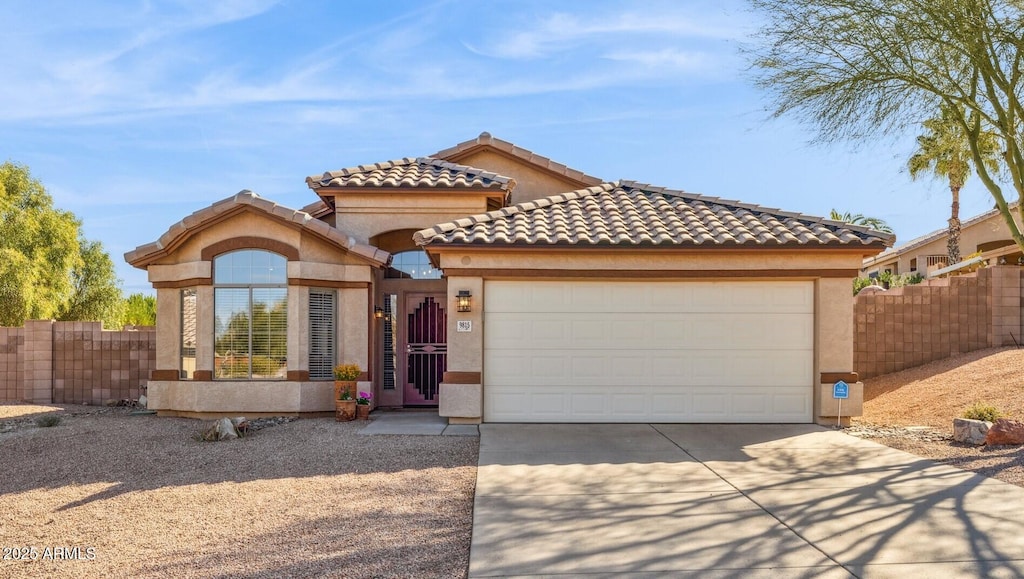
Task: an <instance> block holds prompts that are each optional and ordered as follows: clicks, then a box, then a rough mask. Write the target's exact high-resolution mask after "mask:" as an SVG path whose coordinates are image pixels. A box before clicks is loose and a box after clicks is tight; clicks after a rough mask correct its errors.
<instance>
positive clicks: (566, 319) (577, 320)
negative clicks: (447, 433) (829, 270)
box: [484, 312, 814, 350]
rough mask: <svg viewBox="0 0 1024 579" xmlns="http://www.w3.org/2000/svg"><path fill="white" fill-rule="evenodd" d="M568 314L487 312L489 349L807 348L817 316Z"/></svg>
mask: <svg viewBox="0 0 1024 579" xmlns="http://www.w3.org/2000/svg"><path fill="white" fill-rule="evenodd" d="M595 315H596V314H593V313H590V314H585V313H566V314H562V315H561V317H560V318H559V319H552V318H551V314H539V313H536V312H528V313H519V314H514V313H500V314H491V313H488V314H487V318H486V330H485V335H484V348H485V349H490V350H504V349H516V348H522V347H539V348H557V349H559V350H580V349H591V348H597V349H612V348H614V349H624V350H636V349H643V350H677V349H689V350H702V349H709V350H715V349H734V350H735V349H745V348H757V349H772V350H785V349H792V348H806V347H807V344H810V343H811V341H812V339H813V335H814V316H813V315H812V314H774V313H772V314H760V315H757V316H752V315H751V314H713V313H701V314H682V313H672V314H662V313H642V314H624V313H606V314H603V315H601V316H600V317H599V318H597V319H595Z"/></svg>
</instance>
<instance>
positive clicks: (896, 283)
mask: <svg viewBox="0 0 1024 579" xmlns="http://www.w3.org/2000/svg"><path fill="white" fill-rule="evenodd" d="M922 281H924V276H923V275H921V274H919V273H913V274H911V273H906V274H903V275H893V274H892V272H888V271H883V272H882V273H880V274H878V277H877V278H874V279H872V278H870V277H858V278H856V279H854V280H853V295H857V294H858V293H860V290H862V289H864V288H866V287H868V286H869V285H871V284H873V283H875V282H877V283H878V285H884V284H886V283H887V284H889V288H897V287H903V286H905V285H914V284H919V283H921V282H922Z"/></svg>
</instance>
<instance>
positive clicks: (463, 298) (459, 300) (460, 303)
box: [455, 290, 473, 312]
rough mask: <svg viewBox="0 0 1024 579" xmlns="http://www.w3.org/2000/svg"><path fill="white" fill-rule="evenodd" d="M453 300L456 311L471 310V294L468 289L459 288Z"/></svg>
mask: <svg viewBox="0 0 1024 579" xmlns="http://www.w3.org/2000/svg"><path fill="white" fill-rule="evenodd" d="M455 301H456V305H457V307H456V310H457V311H460V312H471V311H473V294H471V293H469V290H459V293H458V295H457V296H456V297H455Z"/></svg>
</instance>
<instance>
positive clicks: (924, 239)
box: [864, 201, 1018, 267]
mask: <svg viewBox="0 0 1024 579" xmlns="http://www.w3.org/2000/svg"><path fill="white" fill-rule="evenodd" d="M1017 204H1018V202H1017V201H1014V202H1012V203H1010V204H1009V206H1010V209H1011V210H1012V209H1014V208H1016V207H1017ZM996 215H999V209H990V210H988V211H986V212H984V213H982V214H981V215H976V216H974V217H971V218H970V219H968V220H966V221H962V222H961V223H960V229H961V231H962V230H964V229H967V228H968V227H972V226H973V225H975V224H978V223H981V222H982V221H986V220H988V219H991V218H992V217H995V216H996ZM948 235H949V228H948V227H943V228H942V229H936V230H935V231H932V232H931V233H926V234H924V235H922V236H920V237H915V238H914V239H911V240H910V241H908V242H906V243H904V244H903V245H899V246H897V247H890V248H888V249H886V250H885V251H883V252H882V253H879V254H878V255H876V256H874V257H870V258H868V259H865V260H864V266H865V267H870V266H871V265H872V264H874V263H877V262H879V261H884V260H886V259H890V258H892V257H894V256H896V255H899V254H901V253H904V252H907V251H911V250H913V249H917V248H918V247H921V246H922V245H927V244H929V243H931V242H933V241H937V240H939V239H944V238H945V237H947V236H948ZM1007 235H1009V232H1007Z"/></svg>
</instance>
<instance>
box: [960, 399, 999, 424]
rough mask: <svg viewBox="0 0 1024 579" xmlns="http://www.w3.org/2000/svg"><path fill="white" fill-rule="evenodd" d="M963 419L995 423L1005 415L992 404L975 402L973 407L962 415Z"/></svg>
mask: <svg viewBox="0 0 1024 579" xmlns="http://www.w3.org/2000/svg"><path fill="white" fill-rule="evenodd" d="M962 417H963V418H967V419H970V420H984V421H986V422H995V421H996V419H998V418H1002V417H1003V413H1002V412H1000V411H999V409H998V408H996V407H995V406H992V405H991V404H985V403H984V402H975V403H974V405H973V406H971V407H970V408H968V409H967V410H964V413H963V414H962Z"/></svg>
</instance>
